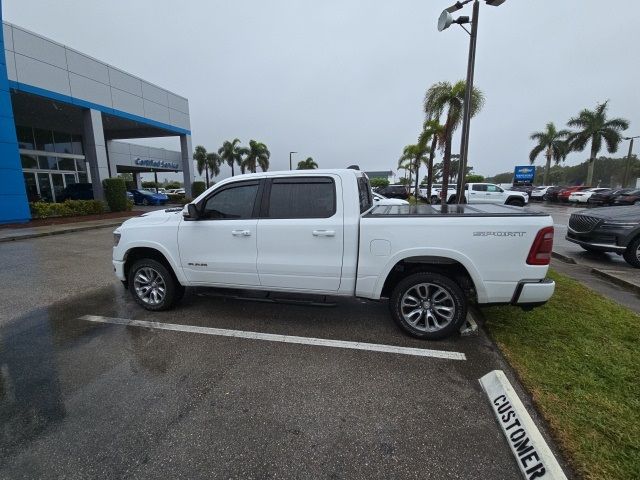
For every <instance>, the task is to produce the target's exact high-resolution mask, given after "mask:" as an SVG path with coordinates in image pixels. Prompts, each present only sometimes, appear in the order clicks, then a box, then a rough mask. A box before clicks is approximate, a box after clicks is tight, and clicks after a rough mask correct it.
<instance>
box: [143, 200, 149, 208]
mask: <svg viewBox="0 0 640 480" xmlns="http://www.w3.org/2000/svg"><path fill="white" fill-rule="evenodd" d="M142 205H144V206H145V207H148V206H149V205H150V203H149V200H147V199H146V198H144V199H142Z"/></svg>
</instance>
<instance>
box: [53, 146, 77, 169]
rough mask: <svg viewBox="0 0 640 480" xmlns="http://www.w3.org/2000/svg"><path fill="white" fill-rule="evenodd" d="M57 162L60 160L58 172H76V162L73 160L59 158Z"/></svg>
mask: <svg viewBox="0 0 640 480" xmlns="http://www.w3.org/2000/svg"><path fill="white" fill-rule="evenodd" d="M56 145H57V144H56ZM57 160H58V170H70V171H75V169H76V162H75V160H74V159H73V158H58V159H57Z"/></svg>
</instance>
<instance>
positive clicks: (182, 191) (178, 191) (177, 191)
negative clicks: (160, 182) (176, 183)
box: [163, 188, 184, 195]
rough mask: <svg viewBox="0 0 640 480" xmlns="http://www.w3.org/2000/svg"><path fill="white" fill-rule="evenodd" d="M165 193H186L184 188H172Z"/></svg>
mask: <svg viewBox="0 0 640 480" xmlns="http://www.w3.org/2000/svg"><path fill="white" fill-rule="evenodd" d="M163 193H166V194H167V195H184V188H170V189H169V190H166V191H165V192H163Z"/></svg>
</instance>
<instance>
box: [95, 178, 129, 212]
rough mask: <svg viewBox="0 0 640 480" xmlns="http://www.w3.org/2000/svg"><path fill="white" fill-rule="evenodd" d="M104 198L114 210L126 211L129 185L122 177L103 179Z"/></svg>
mask: <svg viewBox="0 0 640 480" xmlns="http://www.w3.org/2000/svg"><path fill="white" fill-rule="evenodd" d="M102 186H103V187H104V198H105V199H106V200H107V205H109V210H111V211H112V212H125V211H127V210H129V209H128V208H127V186H126V184H125V181H124V180H123V179H121V178H106V179H104V180H103V181H102Z"/></svg>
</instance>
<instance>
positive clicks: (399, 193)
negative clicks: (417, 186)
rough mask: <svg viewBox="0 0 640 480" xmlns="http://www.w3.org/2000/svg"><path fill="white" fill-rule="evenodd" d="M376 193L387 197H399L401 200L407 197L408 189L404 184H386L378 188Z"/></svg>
mask: <svg viewBox="0 0 640 480" xmlns="http://www.w3.org/2000/svg"><path fill="white" fill-rule="evenodd" d="M376 193H379V194H380V195H382V196H383V197H387V198H400V199H402V200H406V199H407V198H409V191H408V190H407V187H405V186H404V185H387V186H386V187H381V188H378V189H377V190H376Z"/></svg>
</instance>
